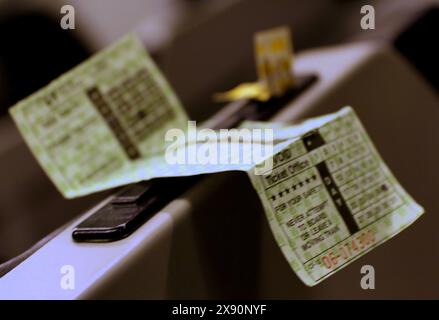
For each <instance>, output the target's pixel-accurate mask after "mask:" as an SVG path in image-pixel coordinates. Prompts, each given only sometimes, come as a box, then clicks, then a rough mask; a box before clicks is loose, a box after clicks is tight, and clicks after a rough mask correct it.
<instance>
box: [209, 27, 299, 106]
mask: <svg viewBox="0 0 439 320" xmlns="http://www.w3.org/2000/svg"><path fill="white" fill-rule="evenodd" d="M292 48H293V46H292V43H291V33H290V29H289V28H288V27H277V28H273V29H269V30H264V31H260V32H257V33H256V34H255V36H254V50H255V60H256V68H257V71H258V78H259V81H258V82H251V83H243V84H240V85H238V86H237V87H235V88H233V89H232V90H229V91H226V92H222V93H216V94H215V95H214V96H213V99H214V101H215V102H227V101H236V100H243V99H253V100H258V101H267V100H269V99H270V98H271V97H272V96H277V97H279V96H281V95H283V94H284V93H285V91H286V90H288V89H289V88H291V87H292V86H293V85H294V77H293V71H292V59H293V53H292V52H293V49H292Z"/></svg>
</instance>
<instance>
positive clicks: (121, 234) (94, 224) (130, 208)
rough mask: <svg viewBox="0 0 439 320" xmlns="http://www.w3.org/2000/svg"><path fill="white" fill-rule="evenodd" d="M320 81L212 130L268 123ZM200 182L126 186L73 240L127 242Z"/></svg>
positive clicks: (246, 106)
mask: <svg viewBox="0 0 439 320" xmlns="http://www.w3.org/2000/svg"><path fill="white" fill-rule="evenodd" d="M316 80H317V76H315V75H303V76H297V77H296V79H295V85H294V86H293V87H292V88H291V89H289V90H288V91H287V92H285V94H284V95H282V96H280V97H273V98H271V99H269V100H268V101H266V102H259V101H253V100H251V101H245V102H244V103H243V104H242V107H241V108H239V110H237V111H236V112H235V113H233V114H232V115H231V116H229V117H227V118H226V119H223V120H222V121H221V122H220V123H218V124H217V125H214V126H212V129H228V128H233V127H236V126H238V125H239V124H240V123H241V122H242V121H244V120H254V121H263V120H268V119H269V118H270V117H271V116H273V115H274V114H275V113H276V112H277V111H279V110H280V109H282V108H283V107H284V106H285V105H286V104H287V103H288V102H291V101H292V100H293V99H295V98H296V97H297V96H299V95H300V94H301V93H303V92H304V91H305V90H306V89H307V88H309V87H310V86H311V85H312V84H313V83H314V82H315V81H316ZM199 179H201V176H193V177H176V178H160V179H154V180H150V181H145V182H140V183H137V184H132V185H129V186H126V187H124V188H122V189H121V190H120V191H119V192H118V193H116V195H115V196H114V197H113V198H112V200H111V201H110V202H109V203H108V204H106V205H105V206H104V207H102V208H101V209H99V210H98V211H96V212H95V213H94V214H92V215H91V216H89V217H88V218H87V219H85V220H83V221H82V222H81V223H80V224H79V225H77V226H76V227H75V228H74V230H73V233H72V237H73V239H74V240H75V241H78V242H111V241H117V240H120V239H123V238H125V237H127V236H129V235H130V234H131V233H133V232H134V231H135V230H136V229H137V228H138V227H140V226H141V225H142V224H143V223H145V222H146V221H147V220H148V219H149V218H151V217H152V216H153V215H154V214H155V213H157V212H158V211H159V210H160V209H162V208H163V207H164V206H165V205H167V204H168V203H169V202H170V201H172V200H173V199H175V198H176V197H178V196H179V195H181V194H182V193H183V192H184V191H186V190H188V189H189V188H190V187H191V186H192V185H194V184H195V183H196V182H197V181H199Z"/></svg>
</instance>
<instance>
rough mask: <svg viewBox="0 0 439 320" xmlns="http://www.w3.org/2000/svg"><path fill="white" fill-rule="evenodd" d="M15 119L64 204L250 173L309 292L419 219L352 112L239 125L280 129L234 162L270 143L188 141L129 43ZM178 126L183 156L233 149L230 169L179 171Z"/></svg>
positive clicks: (171, 104)
mask: <svg viewBox="0 0 439 320" xmlns="http://www.w3.org/2000/svg"><path fill="white" fill-rule="evenodd" d="M10 112H11V114H12V116H13V118H14V120H15V122H16V123H17V126H18V128H19V130H20V132H21V134H22V135H23V137H24V139H25V141H26V142H27V144H28V145H29V147H30V149H31V150H32V152H33V153H34V155H35V157H36V158H37V160H38V161H39V163H40V164H41V166H42V167H43V169H44V170H45V172H46V173H47V174H48V176H49V177H50V179H51V180H52V181H53V182H54V184H55V185H56V186H57V188H58V189H59V191H60V192H61V193H62V194H63V195H64V196H65V197H67V198H73V197H78V196H81V195H85V194H89V193H93V192H97V191H100V190H105V189H109V188H112V187H116V186H121V185H125V184H129V183H134V182H138V181H142V180H148V179H152V178H159V177H175V176H188V175H196V174H205V173H213V172H220V171H230V170H241V171H245V172H247V173H248V175H249V177H250V180H251V182H252V184H253V186H254V187H255V189H256V191H257V193H258V195H259V197H260V199H261V201H262V203H263V207H264V209H265V212H266V216H267V219H268V221H269V224H270V227H271V229H272V231H273V234H274V238H275V240H276V242H277V243H278V245H279V247H280V248H281V250H282V252H283V254H284V255H285V257H286V259H287V260H288V262H289V264H290V266H291V268H292V269H293V270H294V271H295V272H296V273H297V274H298V276H299V277H300V278H301V279H302V280H303V281H304V282H305V283H306V284H307V285H315V284H317V283H319V282H320V281H322V280H323V279H325V278H326V277H328V276H330V275H331V274H333V273H334V272H336V271H337V270H339V269H340V268H342V267H344V266H346V265H347V264H349V262H351V261H353V260H354V259H356V258H358V257H360V256H361V255H363V254H364V253H366V252H368V251H369V250H371V249H372V248H374V247H376V246H377V245H379V244H380V243H382V242H384V241H386V240H387V239H389V238H390V237H392V236H393V235H395V234H397V233H398V232H400V231H401V230H403V229H404V228H405V227H406V226H408V225H409V224H411V223H412V222H414V221H415V220H416V219H417V218H418V217H419V216H420V215H421V214H422V213H423V209H422V208H421V207H420V206H419V205H418V204H416V202H415V201H414V200H413V199H412V198H410V196H409V195H408V194H407V193H406V192H405V191H404V190H403V188H402V187H401V186H400V185H399V183H398V182H397V181H396V179H395V178H394V177H393V175H392V174H391V173H390V171H389V169H388V168H387V166H386V165H385V164H384V162H383V161H382V159H381V158H380V156H379V154H378V152H377V150H376V149H375V148H374V146H373V144H372V142H371V141H370V139H369V137H368V135H367V133H366V131H365V130H364V128H363V126H362V125H361V123H360V121H359V119H358V118H357V116H356V114H355V112H354V111H353V109H352V108H350V107H345V108H343V109H341V110H340V111H338V112H336V113H334V114H330V115H326V116H322V117H318V118H313V119H310V120H307V121H305V122H304V123H302V124H299V125H295V126H282V125H279V124H271V123H268V122H264V123H260V122H246V123H244V124H243V125H242V128H252V129H256V130H257V129H258V128H259V129H260V130H263V129H262V128H270V129H271V130H272V132H273V133H272V135H273V136H272V141H271V142H272V143H271V144H270V145H271V148H268V149H267V150H269V151H268V152H266V153H265V154H264V155H263V157H262V158H260V159H259V160H258V161H250V162H242V161H239V160H240V159H242V158H241V156H242V155H243V154H244V156H245V152H246V150H248V149H247V147H249V145H251V146H252V147H255V146H260V147H264V148H265V147H267V146H268V145H267V143H266V142H264V141H262V140H261V141H255V140H252V141H247V140H246V139H243V140H239V141H235V142H233V143H232V144H230V142H229V140H228V138H227V136H226V137H225V138H224V137H221V135H219V136H216V132H214V131H213V130H211V131H210V132H208V133H209V135H208V136H209V137H210V138H211V137H212V136H213V137H217V138H218V137H219V139H218V141H214V139H213V140H212V141H209V139H207V140H205V139H203V138H199V137H197V136H196V134H197V133H200V132H201V130H198V129H195V131H194V132H195V136H196V137H195V138H190V136H191V133H190V132H191V131H190V128H189V127H188V126H189V122H188V118H187V116H186V114H185V112H184V110H183V108H182V107H181V105H180V103H179V102H178V100H177V98H176V96H175V94H174V93H173V91H172V89H171V88H170V87H169V85H168V84H167V82H166V80H165V79H164V78H163V76H162V75H161V74H160V72H159V71H158V69H157V68H156V66H155V65H154V63H153V62H152V60H151V58H150V57H149V56H148V54H147V53H146V52H145V50H144V48H143V47H142V45H141V43H140V42H139V40H138V39H137V38H136V37H134V36H132V35H129V36H127V37H125V38H123V39H122V40H121V41H119V42H117V43H116V44H114V45H113V46H111V47H109V48H107V49H105V50H104V51H102V52H100V53H98V54H96V55H95V56H93V57H92V58H90V59H89V60H87V61H85V62H84V63H82V64H80V65H79V66H78V67H76V68H74V69H73V70H71V71H70V72H68V73H66V74H65V75H63V76H61V77H60V78H58V79H56V80H55V81H54V82H52V83H50V84H49V85H48V86H46V87H45V88H43V89H41V90H40V91H38V92H36V93H35V94H33V95H32V96H30V97H28V98H27V99H25V100H23V101H21V102H19V103H18V104H17V105H16V106H14V107H13V108H11V110H10ZM172 130H180V131H181V132H186V133H188V137H189V138H188V140H187V141H186V142H185V143H183V144H174V149H175V150H174V151H176V154H178V153H179V152H180V151H182V152H183V153H182V154H184V155H185V159H186V155H188V158H189V159H190V157H191V152H192V153H194V152H198V151H200V150H201V149H202V150H204V152H205V151H206V150H208V151H209V150H210V151H212V150H214V151H215V152H216V150H218V152H219V151H220V150H229V149H221V148H222V147H227V148H228V147H230V148H231V149H230V150H235V151H234V152H230V153H229V152H228V153H227V156H226V157H225V158H226V159H222V160H226V161H219V162H213V163H204V162H198V163H197V162H195V163H172V161H171V162H170V161H169V158H168V157H167V156H168V154H167V151H169V146H170V145H169V144H167V143H166V141H167V139H166V138H165V136H167V135H168V134H169V133H170V132H171V131H172ZM204 138H206V136H205V137H204ZM217 142H218V143H217ZM210 147H212V148H210ZM235 147H236V148H235ZM233 148H235V149H233ZM256 149H257V148H256ZM184 152H186V153H184ZM203 159H205V158H203ZM198 160H200V159H198ZM253 160H254V159H253ZM189 162H190V161H189ZM266 164H269V165H266ZM261 168H262V169H261ZM264 168H266V169H264ZM264 170H266V171H264Z"/></svg>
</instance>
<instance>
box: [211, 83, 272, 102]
mask: <svg viewBox="0 0 439 320" xmlns="http://www.w3.org/2000/svg"><path fill="white" fill-rule="evenodd" d="M270 96H271V95H270V92H269V90H268V88H267V86H266V85H265V84H263V83H260V82H251V83H250V82H249V83H242V84H240V85H238V86H236V87H235V88H233V89H232V90H229V91H226V92H221V93H216V94H215V95H214V96H213V99H214V101H215V102H227V101H236V100H245V99H252V100H258V101H267V100H268V99H270Z"/></svg>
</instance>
